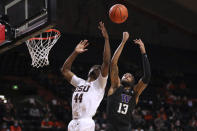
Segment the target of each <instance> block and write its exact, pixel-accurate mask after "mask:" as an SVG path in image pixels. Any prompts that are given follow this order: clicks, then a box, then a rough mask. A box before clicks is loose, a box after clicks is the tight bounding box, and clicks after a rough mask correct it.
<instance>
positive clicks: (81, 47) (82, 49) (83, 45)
mask: <svg viewBox="0 0 197 131" xmlns="http://www.w3.org/2000/svg"><path fill="white" fill-rule="evenodd" d="M88 45H89V43H88V40H81V41H80V42H79V44H78V45H77V46H76V48H75V52H77V53H83V52H85V51H87V50H88V49H86V47H87V46H88Z"/></svg>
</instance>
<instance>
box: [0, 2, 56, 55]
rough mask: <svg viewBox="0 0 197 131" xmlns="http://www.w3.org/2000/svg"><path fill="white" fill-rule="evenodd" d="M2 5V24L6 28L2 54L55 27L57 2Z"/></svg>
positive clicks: (0, 17)
mask: <svg viewBox="0 0 197 131" xmlns="http://www.w3.org/2000/svg"><path fill="white" fill-rule="evenodd" d="M0 4H1V5H0V6H1V8H0V9H1V10H3V12H2V11H1V14H0V24H1V25H2V26H5V33H4V32H1V34H3V35H4V34H5V40H1V42H0V53H2V52H4V51H6V50H8V49H10V48H13V47H15V46H18V45H20V44H22V43H24V42H25V41H27V40H28V39H30V38H31V37H34V36H36V35H38V34H40V33H42V32H44V31H46V30H47V29H50V28H52V27H54V26H55V23H56V0H3V1H1V2H0ZM1 29H2V28H1Z"/></svg>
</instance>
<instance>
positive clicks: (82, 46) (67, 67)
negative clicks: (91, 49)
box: [61, 40, 88, 82]
mask: <svg viewBox="0 0 197 131" xmlns="http://www.w3.org/2000/svg"><path fill="white" fill-rule="evenodd" d="M87 46H88V41H87V40H82V41H80V42H79V44H78V45H77V46H76V48H75V50H74V51H73V52H72V54H71V55H70V56H69V57H68V58H67V59H66V61H65V62H64V64H63V66H62V68H61V72H62V74H63V76H64V77H65V78H66V80H67V81H68V82H71V79H72V77H73V76H74V73H73V72H72V71H71V66H72V63H73V61H74V60H75V58H76V57H77V56H78V54H80V53H83V52H85V51H87V50H88V49H86V47H87Z"/></svg>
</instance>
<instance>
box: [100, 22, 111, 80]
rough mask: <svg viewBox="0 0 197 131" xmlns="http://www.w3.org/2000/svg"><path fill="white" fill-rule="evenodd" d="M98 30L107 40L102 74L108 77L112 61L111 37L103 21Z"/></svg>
mask: <svg viewBox="0 0 197 131" xmlns="http://www.w3.org/2000/svg"><path fill="white" fill-rule="evenodd" d="M98 28H99V29H100V30H101V33H102V35H103V37H104V39H105V45H104V51H103V63H102V66H101V74H102V76H103V77H106V76H107V75H108V72H109V65H110V59H111V49H110V44H109V36H108V33H107V30H106V28H105V25H104V23H103V22H102V21H101V22H99V26H98Z"/></svg>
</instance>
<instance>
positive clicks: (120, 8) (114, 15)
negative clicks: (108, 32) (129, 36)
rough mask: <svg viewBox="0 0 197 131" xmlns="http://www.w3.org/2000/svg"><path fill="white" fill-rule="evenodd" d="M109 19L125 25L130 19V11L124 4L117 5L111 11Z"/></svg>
mask: <svg viewBox="0 0 197 131" xmlns="http://www.w3.org/2000/svg"><path fill="white" fill-rule="evenodd" d="M109 18H110V19H111V21H112V22H114V23H117V24H120V23H123V22H125V21H126V20H127V18H128V10H127V8H126V7H125V6H124V5H122V4H115V5H113V6H112V7H111V8H110V10H109Z"/></svg>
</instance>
